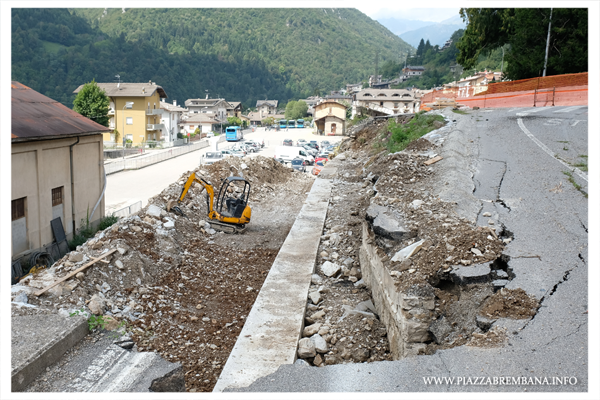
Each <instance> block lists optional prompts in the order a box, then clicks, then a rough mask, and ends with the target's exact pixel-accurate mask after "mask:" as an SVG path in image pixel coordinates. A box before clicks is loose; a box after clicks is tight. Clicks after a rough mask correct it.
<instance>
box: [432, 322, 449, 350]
mask: <svg viewBox="0 0 600 400" xmlns="http://www.w3.org/2000/svg"><path fill="white" fill-rule="evenodd" d="M429 332H430V333H431V336H432V337H433V340H434V341H435V342H436V343H437V344H442V343H443V342H444V340H446V338H447V337H448V335H450V333H451V332H452V325H450V322H448V319H446V317H444V316H442V317H441V318H438V319H436V320H435V321H433V322H432V323H431V325H429Z"/></svg>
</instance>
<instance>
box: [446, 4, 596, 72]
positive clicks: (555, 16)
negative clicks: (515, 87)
mask: <svg viewBox="0 0 600 400" xmlns="http://www.w3.org/2000/svg"><path fill="white" fill-rule="evenodd" d="M460 15H461V16H462V17H463V20H464V21H466V22H467V29H466V30H465V33H464V35H463V37H462V38H461V39H460V41H459V42H458V43H457V45H456V47H457V48H458V50H459V54H458V57H457V61H458V63H460V64H461V65H462V66H463V68H464V69H465V70H469V69H472V68H473V67H475V66H477V64H478V63H480V62H481V61H482V58H481V56H489V55H490V54H491V53H492V52H493V51H494V50H496V49H498V48H499V47H501V46H504V45H508V46H506V47H505V55H504V62H505V70H504V72H505V74H506V76H507V78H509V79H513V80H515V79H526V78H533V77H536V76H541V75H542V70H543V68H544V58H545V49H546V39H547V35H548V24H549V22H550V9H548V8H462V9H461V10H460ZM551 22H552V24H551V31H550V46H549V54H548V70H547V72H546V75H557V74H567V73H577V72H585V71H587V70H588V10H587V8H555V9H553V10H552V21H551Z"/></svg>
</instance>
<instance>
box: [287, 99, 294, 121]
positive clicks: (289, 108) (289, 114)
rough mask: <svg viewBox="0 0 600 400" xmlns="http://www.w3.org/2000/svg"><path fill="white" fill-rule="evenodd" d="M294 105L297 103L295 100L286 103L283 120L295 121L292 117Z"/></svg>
mask: <svg viewBox="0 0 600 400" xmlns="http://www.w3.org/2000/svg"><path fill="white" fill-rule="evenodd" d="M296 103H297V101H296V100H292V101H288V103H287V104H286V106H285V119H296V118H295V117H294V116H293V115H295V114H294V107H295V105H296Z"/></svg>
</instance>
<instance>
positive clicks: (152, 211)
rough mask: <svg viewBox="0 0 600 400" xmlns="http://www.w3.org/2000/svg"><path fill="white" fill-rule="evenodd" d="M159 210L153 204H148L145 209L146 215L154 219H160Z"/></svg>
mask: <svg viewBox="0 0 600 400" xmlns="http://www.w3.org/2000/svg"><path fill="white" fill-rule="evenodd" d="M160 212H161V209H160V208H159V207H157V206H155V205H154V204H150V205H149V206H148V208H147V209H146V215H149V216H151V217H154V218H160Z"/></svg>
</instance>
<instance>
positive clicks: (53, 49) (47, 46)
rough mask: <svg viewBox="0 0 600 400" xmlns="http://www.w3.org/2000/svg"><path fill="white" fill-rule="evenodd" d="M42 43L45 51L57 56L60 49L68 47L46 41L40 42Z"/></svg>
mask: <svg viewBox="0 0 600 400" xmlns="http://www.w3.org/2000/svg"><path fill="white" fill-rule="evenodd" d="M40 42H42V45H43V46H44V50H46V51H47V52H48V53H53V54H56V53H58V51H59V50H60V49H63V48H66V47H67V46H64V45H62V44H59V43H53V42H48V41H46V40H40Z"/></svg>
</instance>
